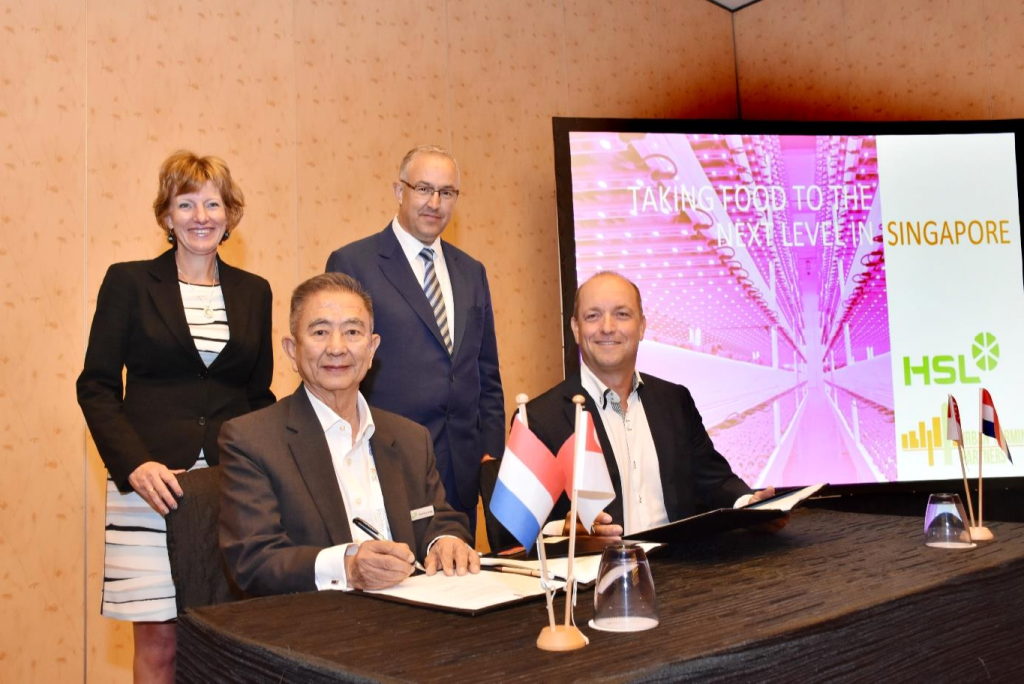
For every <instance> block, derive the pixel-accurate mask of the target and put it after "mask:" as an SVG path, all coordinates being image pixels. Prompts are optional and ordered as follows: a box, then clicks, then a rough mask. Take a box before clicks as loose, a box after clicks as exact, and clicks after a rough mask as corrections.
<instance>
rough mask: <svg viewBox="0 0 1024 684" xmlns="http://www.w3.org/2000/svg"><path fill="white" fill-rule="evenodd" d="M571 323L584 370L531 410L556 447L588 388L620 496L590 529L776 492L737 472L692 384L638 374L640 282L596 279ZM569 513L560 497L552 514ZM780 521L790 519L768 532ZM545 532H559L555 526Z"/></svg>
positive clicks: (640, 526) (650, 522)
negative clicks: (718, 446)
mask: <svg viewBox="0 0 1024 684" xmlns="http://www.w3.org/2000/svg"><path fill="white" fill-rule="evenodd" d="M570 325H571V326H572V331H573V335H574V336H575V338H576V343H577V344H578V345H579V347H580V356H581V357H582V360H583V363H582V366H581V368H580V371H579V372H578V373H574V374H571V375H570V376H569V377H568V378H566V379H565V381H564V382H562V383H561V384H559V385H557V386H555V387H554V388H553V389H551V390H549V391H547V392H546V393H544V394H542V395H541V396H539V397H537V398H536V399H534V400H533V401H531V402H530V403H529V404H527V407H526V410H527V415H529V417H530V429H531V430H532V431H533V432H534V433H536V435H537V436H538V437H539V438H540V439H541V441H542V442H544V444H545V445H546V446H547V447H548V448H549V449H551V450H552V452H557V451H558V449H559V448H560V447H561V446H562V444H563V443H564V442H565V440H566V439H567V438H568V437H569V435H571V434H572V431H573V425H574V420H575V405H574V404H573V401H572V398H573V396H575V395H578V394H581V395H583V397H584V398H585V400H586V403H585V408H586V410H588V411H590V413H591V415H593V416H595V417H596V419H595V420H594V427H595V429H596V432H597V436H598V440H599V441H600V443H601V450H602V452H603V453H604V457H605V461H606V462H607V464H608V472H609V474H610V475H611V480H612V484H613V486H614V487H615V500H614V501H612V503H611V504H609V505H608V508H607V509H606V510H605V511H604V512H602V513H601V514H600V515H599V516H598V518H597V520H596V524H595V525H594V529H593V530H592V531H590V532H592V533H593V534H596V535H600V536H611V537H617V536H621V535H622V534H623V532H625V534H633V533H635V532H640V531H642V530H647V529H650V528H652V527H657V526H658V525H664V524H666V523H669V522H672V521H675V520H680V519H682V518H686V517H688V516H691V515H694V514H695V513H696V512H697V503H698V501H702V502H703V503H704V504H705V505H706V506H709V507H711V508H728V507H731V506H743V505H746V504H748V503H751V502H753V501H760V500H761V499H766V498H768V497H770V496H774V494H775V489H774V488H773V487H769V488H768V489H766V490H763V491H759V492H754V491H753V490H751V489H750V487H748V486H747V484H746V483H745V482H743V480H741V479H740V478H739V477H737V476H736V475H735V473H733V471H732V468H731V467H730V466H729V463H728V462H727V461H726V460H725V458H724V457H723V456H722V455H721V454H720V453H718V451H716V450H715V447H714V445H713V444H712V443H711V438H710V437H709V436H708V433H707V430H706V429H705V428H704V423H703V422H702V421H701V417H700V413H698V411H697V407H696V406H695V405H694V402H693V398H692V397H691V396H690V392H689V390H687V389H686V388H685V387H683V386H682V385H676V384H674V383H671V382H667V381H665V380H661V379H659V378H656V377H654V376H651V375H647V374H645V373H639V372H637V370H636V358H637V350H638V348H639V345H640V340H642V339H643V337H644V329H645V327H646V319H645V318H644V314H643V304H642V303H641V300H640V291H639V289H638V288H637V287H636V285H634V284H633V283H632V282H630V281H629V280H627V279H626V278H624V277H622V276H621V275H619V274H617V273H611V272H604V273H598V274H597V275H595V276H593V277H592V278H590V279H589V280H588V281H587V282H585V283H584V284H583V285H581V286H580V288H579V289H578V290H577V291H576V302H575V305H574V307H573V315H572V320H571V321H570ZM567 510H568V500H567V498H566V497H565V495H564V494H563V495H562V498H561V500H560V502H559V503H558V504H556V506H555V513H554V514H555V515H557V516H564V515H565V513H566V511H567ZM783 525H785V519H783V520H781V521H780V522H778V523H774V524H772V523H770V524H769V525H768V529H770V530H774V529H779V528H781V527H782V526H783ZM545 532H546V533H548V534H557V533H561V532H562V530H561V529H559V527H558V525H557V524H553V523H549V524H548V525H547V526H545Z"/></svg>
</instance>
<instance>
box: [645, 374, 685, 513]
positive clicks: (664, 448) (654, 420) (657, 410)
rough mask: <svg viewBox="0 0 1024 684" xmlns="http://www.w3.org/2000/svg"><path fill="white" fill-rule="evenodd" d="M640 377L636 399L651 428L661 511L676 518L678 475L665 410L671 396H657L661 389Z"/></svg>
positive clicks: (672, 435) (667, 414) (669, 421)
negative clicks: (661, 499) (662, 497)
mask: <svg viewBox="0 0 1024 684" xmlns="http://www.w3.org/2000/svg"><path fill="white" fill-rule="evenodd" d="M640 377H641V378H643V380H644V384H643V385H641V387H640V390H639V394H640V401H641V403H643V406H644V414H645V415H646V416H647V424H648V426H650V428H651V438H652V439H653V440H654V451H655V453H656V454H658V470H659V472H660V473H661V491H662V492H663V493H664V495H665V511H666V512H667V513H668V519H669V520H676V519H677V518H678V517H679V516H678V515H677V513H676V512H677V511H678V510H679V504H680V502H679V497H678V493H679V490H678V487H676V486H675V482H676V478H677V477H678V474H677V473H676V472H675V465H676V458H675V456H676V451H677V450H678V446H677V445H676V444H675V439H674V428H675V426H674V425H673V422H672V415H671V413H670V412H669V409H670V408H671V407H672V405H673V403H672V402H673V400H672V397H667V396H661V395H663V394H664V392H659V391H658V390H659V388H658V386H657V384H656V383H652V382H650V379H649V378H647V377H645V376H644V375H643V374H641V376H640Z"/></svg>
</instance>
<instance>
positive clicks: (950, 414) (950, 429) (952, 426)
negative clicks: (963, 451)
mask: <svg viewBox="0 0 1024 684" xmlns="http://www.w3.org/2000/svg"><path fill="white" fill-rule="evenodd" d="M946 439H948V440H950V441H956V442H958V443H959V444H960V445H961V446H963V443H964V430H963V428H962V427H961V426H960V407H959V406H957V405H956V399H954V398H953V395H952V394H950V395H949V401H948V402H947V403H946Z"/></svg>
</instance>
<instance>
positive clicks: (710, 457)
mask: <svg viewBox="0 0 1024 684" xmlns="http://www.w3.org/2000/svg"><path fill="white" fill-rule="evenodd" d="M640 377H641V378H642V379H643V381H644V382H643V385H641V386H640V389H639V390H638V392H639V394H640V401H641V402H643V406H644V413H645V414H646V415H647V423H648V425H650V428H651V436H652V437H653V438H654V448H655V451H657V453H658V469H659V471H660V473H661V488H662V491H663V492H664V494H665V510H666V512H667V513H668V519H669V521H674V520H680V519H682V518H686V517H689V516H691V515H694V514H695V513H697V509H698V507H699V506H700V505H701V504H703V506H705V507H710V508H731V507H732V505H733V504H735V503H736V499H738V498H740V497H741V496H743V495H744V494H750V493H751V489H750V487H748V486H747V485H746V483H745V482H743V480H741V479H740V478H739V477H737V476H736V474H735V473H733V472H732V468H731V467H730V466H729V463H728V462H727V461H726V460H725V458H724V457H723V456H722V455H721V454H720V453H718V451H717V450H716V449H715V445H714V444H712V442H711V437H709V436H708V432H707V430H705V429H704V423H703V421H702V420H701V417H700V413H699V412H698V411H697V407H696V405H695V404H694V403H693V397H692V396H690V391H689V390H687V389H686V388H685V387H683V386H682V385H676V384H674V383H671V382H667V381H665V380H661V379H660V378H656V377H654V376H653V375H647V374H646V373H641V374H640ZM576 394H582V395H583V396H584V397H585V398H586V404H585V405H584V408H585V409H586V410H587V411H590V413H591V415H593V416H596V415H597V406H595V404H594V400H593V399H591V397H590V395H589V394H587V392H586V391H584V389H583V383H582V382H581V381H580V374H579V373H578V372H577V373H574V374H573V375H571V376H570V377H569V378H567V379H566V380H564V381H563V382H562V383H561V384H559V385H556V386H555V387H553V388H552V389H550V390H548V391H547V392H545V393H544V394H542V395H540V396H539V397H537V398H536V399H534V400H533V401H531V402H530V403H528V404H527V405H526V413H527V416H529V419H530V429H531V430H533V432H534V433H535V434H536V435H537V437H539V438H540V440H541V441H542V442H544V444H545V446H547V448H548V449H550V450H551V452H552V453H558V450H559V449H560V448H561V447H562V444H564V443H565V440H566V439H568V438H569V435H571V434H572V431H573V425H574V424H575V419H576V405H575V404H573V402H572V398H573V396H574V395H576ZM594 427H595V429H596V432H597V438H598V440H599V441H600V442H601V451H602V452H603V453H604V460H605V462H606V463H607V464H608V473H609V474H610V475H611V479H612V485H613V486H614V487H615V500H614V501H612V502H611V503H610V504H608V507H607V508H606V509H605V510H606V511H607V512H608V513H609V514H610V515H611V516H612V520H613V521H614V522H615V523H617V524H619V525H621V524H622V483H621V479H620V477H619V466H618V464H617V463H616V461H615V454H614V453H613V452H612V448H611V443H610V442H609V441H608V435H607V433H606V432H605V429H604V425H603V424H602V422H601V420H600V419H597V420H594ZM568 511H569V499H568V497H566V496H565V494H563V495H562V497H561V498H560V499H559V501H558V503H556V505H555V510H554V511H553V513H552V518H551V519H553V520H554V519H557V518H564V517H565V514H566V513H567V512H568Z"/></svg>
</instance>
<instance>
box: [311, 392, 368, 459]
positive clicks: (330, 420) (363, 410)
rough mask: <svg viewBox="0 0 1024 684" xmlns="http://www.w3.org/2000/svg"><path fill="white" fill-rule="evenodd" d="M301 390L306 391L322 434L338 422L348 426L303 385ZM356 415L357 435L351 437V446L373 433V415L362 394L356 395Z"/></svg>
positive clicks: (346, 422)
mask: <svg viewBox="0 0 1024 684" xmlns="http://www.w3.org/2000/svg"><path fill="white" fill-rule="evenodd" d="M302 389H304V390H306V396H307V397H309V403H310V404H312V406H313V413H315V414H316V418H317V420H319V421H320V426H321V427H322V428H323V429H324V432H327V431H328V430H330V429H331V428H332V427H334V425H335V423H337V422H338V421H341V422H342V423H345V425H348V421H347V420H345V419H344V418H342V417H341V416H339V415H338V414H337V413H335V412H334V409H332V408H331V407H330V406H328V405H327V404H325V403H324V402H322V401H320V399H319V398H318V397H317V396H316V395H315V394H313V393H312V392H310V391H309V388H308V387H306V385H305V384H303V385H302ZM356 415H357V416H359V433H358V434H356V435H354V436H353V438H352V442H353V444H356V443H359V442H361V441H363V440H364V439H370V438H371V437H373V433H374V425H373V414H372V413H370V405H369V404H367V403H366V399H364V398H363V393H362V392H357V393H356ZM348 426H349V428H351V427H352V426H351V425H348Z"/></svg>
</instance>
